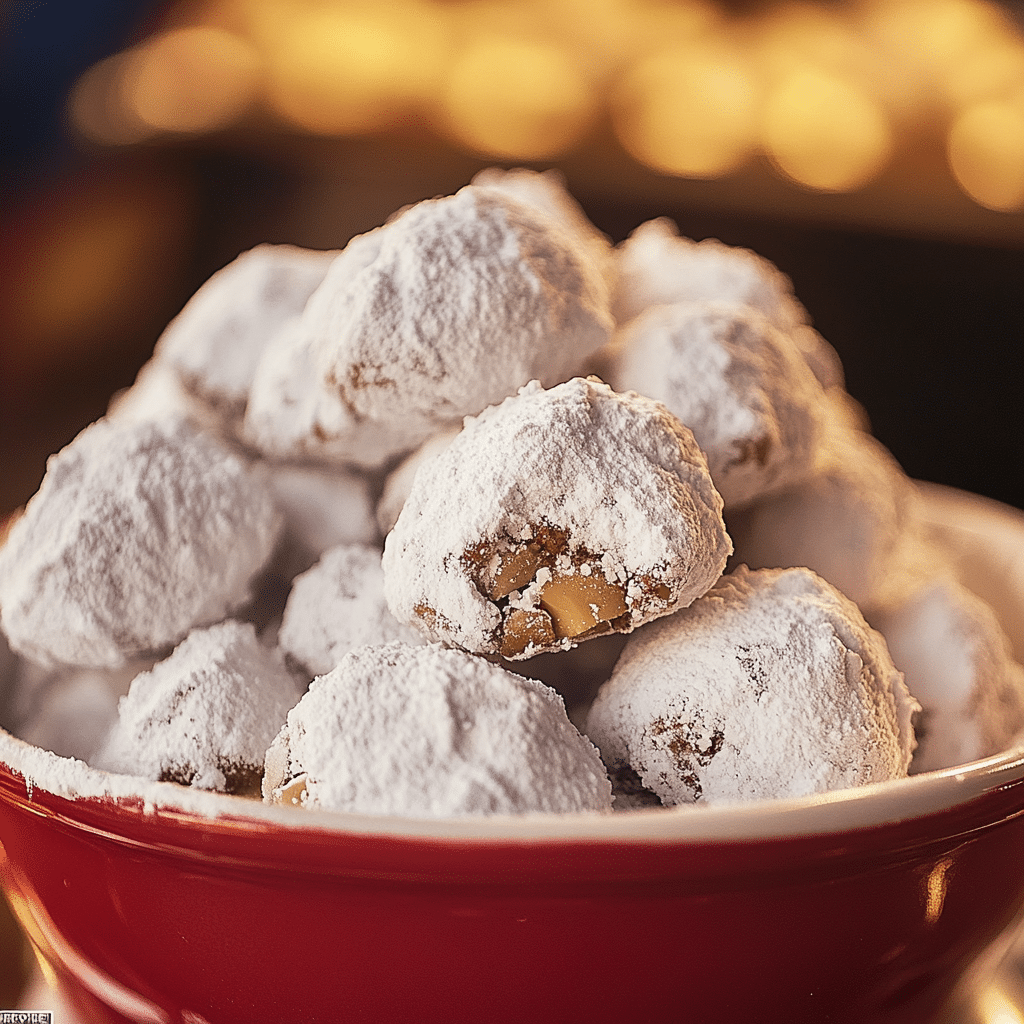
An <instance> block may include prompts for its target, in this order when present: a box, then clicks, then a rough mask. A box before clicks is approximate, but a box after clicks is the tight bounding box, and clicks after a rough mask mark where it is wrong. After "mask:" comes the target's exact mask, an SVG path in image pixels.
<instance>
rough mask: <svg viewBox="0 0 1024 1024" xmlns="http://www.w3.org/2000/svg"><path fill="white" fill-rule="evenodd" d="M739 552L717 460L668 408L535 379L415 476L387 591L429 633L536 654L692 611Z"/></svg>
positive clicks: (387, 557) (390, 553) (387, 553)
mask: <svg viewBox="0 0 1024 1024" xmlns="http://www.w3.org/2000/svg"><path fill="white" fill-rule="evenodd" d="M730 550H731V544H730V542H729V538H728V535H727V534H726V531H725V525H724V522H723V520H722V499H721V497H720V495H719V494H718V492H717V491H716V490H715V487H714V485H713V483H712V481H711V477H710V474H709V473H708V470H707V460H706V459H705V457H704V455H703V453H702V452H701V451H700V449H699V447H698V446H697V444H696V442H695V441H694V439H693V435H692V433H691V432H690V431H689V429H688V428H686V427H684V426H683V425H682V424H681V423H680V422H679V421H678V420H677V419H676V418H675V417H674V416H672V415H671V413H669V412H668V410H666V409H665V407H664V406H663V405H661V404H660V403H658V402H654V401H652V400H651V399H649V398H644V397H642V396H640V395H636V394H633V393H629V394H625V395H623V394H618V393H616V392H614V391H612V389H611V388H610V387H608V386H607V385H606V384H604V383H602V382H601V381H598V380H596V379H583V378H575V379H573V380H571V381H567V382H566V383H564V384H560V385H558V386H556V387H554V388H551V389H549V390H545V389H543V388H542V387H541V386H540V384H538V383H536V382H534V383H532V384H530V385H529V386H528V387H525V388H523V389H522V390H521V391H520V393H519V395H518V396H516V397H513V398H509V399H506V400H505V401H504V402H503V403H501V405H498V406H494V407H492V408H491V409H488V410H486V411H485V412H484V413H482V414H481V415H480V416H478V417H476V418H475V419H473V420H467V422H466V425H465V427H464V428H463V430H462V432H461V433H460V434H459V435H458V436H457V437H456V438H455V439H454V440H453V441H452V442H451V444H450V445H449V446H448V448H447V449H446V450H445V451H443V452H442V453H441V454H440V455H437V456H436V457H435V458H434V459H433V460H431V461H430V462H429V463H428V464H426V465H425V466H423V467H422V468H421V470H420V472H418V473H417V475H416V479H415V481H414V482H413V487H412V491H411V493H410V495H409V499H408V501H406V503H405V506H404V508H403V509H402V512H401V515H400V516H399V517H398V522H397V523H396V524H395V527H394V529H393V530H392V531H391V533H390V534H389V536H388V538H387V541H386V543H385V548H384V559H383V566H384V583H385V585H384V592H385V596H386V597H387V601H388V604H389V606H390V607H391V610H392V612H393V613H394V614H395V617H396V618H398V619H399V620H400V621H402V622H407V623H411V624H415V625H417V626H418V627H419V628H420V629H421V630H424V631H425V632H426V634H427V635H428V636H429V637H430V638H431V639H435V640H441V641H443V642H445V643H448V644H452V645H455V646H458V647H462V648H463V649H465V650H467V651H473V652H475V653H479V654H499V655H501V656H503V657H505V658H510V659H519V658H528V657H532V656H533V655H534V654H538V653H541V652H543V651H553V650H559V649H565V648H568V647H571V646H572V645H574V644H576V643H579V642H580V641H583V640H586V639H589V638H590V637H593V636H597V635H600V634H602V633H607V632H629V631H630V630H632V629H634V628H635V627H636V626H638V625H639V624H640V623H642V622H647V621H649V620H650V619H653V618H657V617H658V616H660V615H666V614H668V613H669V612H672V611H674V610H675V609H677V608H681V607H684V606H685V605H687V604H689V603H690V602H691V601H693V600H694V598H696V597H698V596H699V595H700V594H702V593H703V592H704V591H705V590H707V589H708V587H710V586H711V584H712V583H714V581H715V580H716V579H718V577H719V576H720V575H721V572H722V569H723V567H724V565H725V561H726V559H727V558H728V555H729V552H730Z"/></svg>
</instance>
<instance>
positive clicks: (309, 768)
mask: <svg viewBox="0 0 1024 1024" xmlns="http://www.w3.org/2000/svg"><path fill="white" fill-rule="evenodd" d="M275 745H276V747H277V750H276V751H275V756H274V757H273V758H271V757H270V756H268V763H267V779H266V782H267V783H271V782H273V783H275V784H276V786H277V787H278V788H279V787H280V785H281V784H285V785H286V784H288V783H291V782H293V780H295V779H296V778H302V777H304V779H303V782H304V787H303V788H304V791H303V792H302V795H301V798H300V802H301V803H302V805H303V806H305V807H309V808H326V809H332V810H337V811H351V812H356V813H363V814H396V815H407V816H409V817H417V818H432V817H446V816H449V815H471V814H526V813H529V812H532V811H543V812H553V813H565V812H573V811H602V810H605V811H606V810H609V809H610V807H611V786H610V784H609V782H608V778H607V776H606V774H605V771H604V766H603V765H602V764H601V760H600V757H599V756H598V754H597V751H596V750H595V749H594V747H593V745H592V744H591V743H590V742H589V741H588V740H587V739H586V738H585V737H583V736H581V735H580V734H579V733H578V732H577V731H576V729H575V728H573V726H572V725H571V724H570V722H569V720H568V718H566V715H565V708H564V706H563V704H562V699H561V697H559V696H558V694H557V693H555V691H554V690H552V689H550V687H547V686H545V685H544V684H543V683H539V682H537V681H536V680H533V679H524V678H523V677H521V676H518V675H515V674H513V673H511V672H507V671H506V670H505V669H503V668H501V667H500V666H498V665H493V664H491V663H490V662H487V661H484V660H483V659H482V658H475V657H473V656H472V655H469V654H466V653H464V652H462V651H455V650H447V649H445V648H442V647H440V646H439V645H433V644H432V645H429V646H426V647H408V646H406V645H404V644H401V643H393V644H387V645H385V646H381V647H360V648H357V649H355V650H353V651H351V652H350V653H349V654H348V655H346V657H345V658H344V659H343V660H342V661H341V663H340V664H339V665H338V666H337V668H335V669H334V670H333V671H332V672H330V673H328V674H327V675H324V676H319V677H318V678H316V679H314V680H313V682H312V684H311V685H310V688H309V690H308V691H307V693H306V695H305V696H304V697H303V698H302V700H301V701H299V703H298V704H297V705H296V706H295V708H293V709H292V711H290V712H289V713H288V722H287V725H286V727H285V728H284V730H283V731H282V733H281V735H280V736H279V737H278V739H277V740H276V741H275ZM272 761H273V762H274V763H273V764H272ZM275 773H276V774H277V775H278V776H279V777H278V778H277V779H273V778H272V774H275ZM273 788H274V787H273V786H271V787H270V789H271V790H272V789H273ZM267 791H268V789H267V788H266V785H265V792H267Z"/></svg>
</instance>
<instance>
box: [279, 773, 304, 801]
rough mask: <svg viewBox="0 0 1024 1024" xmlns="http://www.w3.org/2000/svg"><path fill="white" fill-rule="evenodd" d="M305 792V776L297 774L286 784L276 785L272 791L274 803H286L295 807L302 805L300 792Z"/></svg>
mask: <svg viewBox="0 0 1024 1024" xmlns="http://www.w3.org/2000/svg"><path fill="white" fill-rule="evenodd" d="M305 792H306V776H305V775H304V774H303V775H299V776H298V777H296V778H294V779H292V781H291V782H289V783H288V784H287V785H284V786H278V787H277V788H276V789H275V790H274V792H273V802H274V803H275V804H287V805H292V806H295V807H301V806H302V794H303V793H305Z"/></svg>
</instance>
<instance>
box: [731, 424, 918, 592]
mask: <svg viewBox="0 0 1024 1024" xmlns="http://www.w3.org/2000/svg"><path fill="white" fill-rule="evenodd" d="M916 500H917V494H916V490H915V488H914V485H913V483H912V482H911V481H910V480H909V479H908V478H907V476H906V474H905V473H904V472H903V470H902V469H901V468H900V466H899V464H898V463H897V462H896V460H895V459H894V458H893V457H892V455H891V454H890V453H889V452H888V450H887V449H886V448H885V447H884V446H883V445H882V444H881V443H880V442H879V441H877V440H876V439H875V438H873V437H872V436H871V435H870V434H865V433H863V432H861V431H858V430H849V429H846V428H845V427H841V426H834V427H832V428H830V429H829V430H828V431H827V433H826V437H825V441H824V443H823V444H822V446H821V449H820V450H819V454H818V464H817V466H816V467H815V470H814V473H813V474H812V475H810V476H808V477H807V478H806V479H805V480H803V481H801V482H800V483H797V484H794V485H793V486H791V487H787V488H785V489H783V490H780V491H776V492H773V493H771V494H767V495H763V496H762V497H760V498H758V499H757V500H755V501H754V502H752V503H751V504H749V505H747V506H745V507H743V508H739V509H730V510H729V515H728V523H729V534H730V536H731V537H732V539H733V543H734V545H735V548H736V551H735V555H734V556H733V563H734V564H739V563H745V564H746V565H748V566H749V567H750V568H752V569H758V568H787V567H798V566H806V567H808V568H810V569H813V570H814V571H815V572H816V573H818V575H820V576H823V577H824V578H825V579H826V580H828V581H829V583H831V584H832V585H833V586H835V587H838V588H839V589H840V590H841V591H842V592H843V593H844V594H845V595H846V596H847V597H848V598H850V599H851V600H852V601H854V602H855V603H856V604H858V605H859V606H860V607H861V608H869V607H871V606H872V605H873V604H874V603H875V602H876V601H878V600H880V599H881V597H882V596H883V594H885V593H886V592H887V590H888V588H889V581H890V577H891V576H892V574H893V572H894V570H895V569H896V568H897V567H898V566H899V565H900V564H901V559H902V554H903V552H902V548H903V544H904V539H905V538H906V536H907V534H908V531H910V530H911V529H912V528H913V526H914V520H915V511H914V509H915V506H916Z"/></svg>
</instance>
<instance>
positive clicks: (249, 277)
mask: <svg viewBox="0 0 1024 1024" xmlns="http://www.w3.org/2000/svg"><path fill="white" fill-rule="evenodd" d="M337 255H338V253H337V252H319V251H315V250H311V249H300V248H298V247H296V246H293V245H258V246H256V248H255V249H250V250H249V251H248V252H244V253H242V254H241V255H240V256H238V257H237V258H236V259H235V260H233V261H232V262H231V263H229V264H228V265H227V266H226V267H223V268H222V269H221V270H218V271H217V273H216V274H214V275H213V276H212V277H211V278H210V279H209V280H208V281H207V282H206V283H205V284H204V285H203V286H202V287H201V288H200V289H199V291H197V292H196V293H195V295H193V296H192V298H191V299H189V301H188V303H187V304H186V305H185V307H184V309H182V311H181V312H180V313H179V314H178V315H177V316H176V317H175V318H174V319H173V320H172V321H171V322H170V324H168V326H167V329H166V330H165V331H164V333H163V334H162V335H161V337H160V340H159V342H158V343H157V348H156V353H155V358H156V359H157V361H159V362H163V363H167V364H168V365H170V366H172V367H173V368H174V369H175V370H176V371H177V374H178V376H179V377H180V379H181V381H182V383H183V384H184V385H185V387H186V389H187V390H188V391H190V392H191V393H193V394H195V395H197V396H199V397H200V398H202V399H203V400H204V401H206V402H207V403H209V404H210V405H212V406H214V407H215V408H218V409H220V410H222V411H223V412H224V413H225V414H227V415H228V416H229V417H238V416H240V415H241V413H242V412H243V411H244V409H245V403H246V401H247V399H248V395H249V388H250V386H251V384H252V378H253V373H254V371H255V368H256V364H257V363H258V362H259V358H260V356H261V354H262V352H263V349H264V347H265V346H266V345H267V344H268V343H269V342H270V341H271V340H272V339H273V337H274V335H275V334H276V333H277V332H278V331H279V330H280V329H281V327H283V326H284V325H285V323H287V322H288V321H289V320H291V319H292V318H293V317H296V316H298V315H299V314H300V313H301V312H302V310H303V309H304V308H305V305H306V302H307V300H308V299H309V297H310V295H312V294H313V292H314V290H315V289H316V288H317V286H318V285H319V284H320V282H321V281H323V279H324V275H325V274H326V273H327V268H328V267H329V266H330V265H331V262H332V261H333V260H334V258H335V257H336V256H337Z"/></svg>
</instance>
